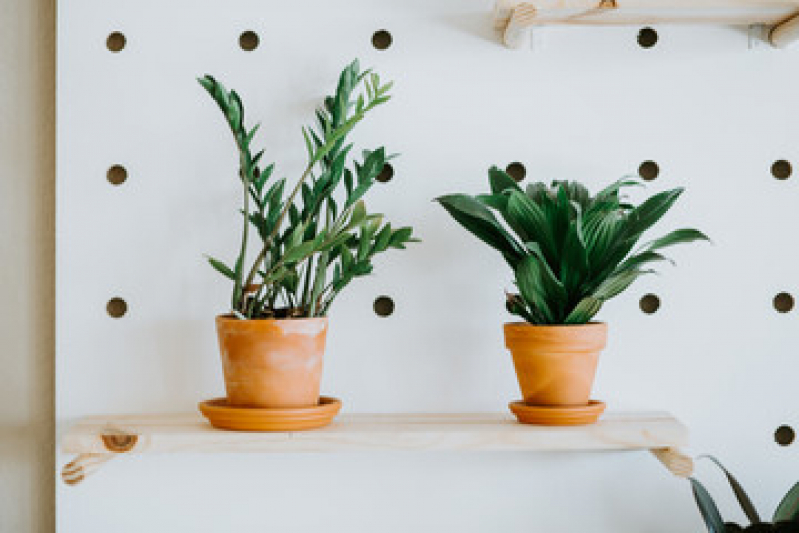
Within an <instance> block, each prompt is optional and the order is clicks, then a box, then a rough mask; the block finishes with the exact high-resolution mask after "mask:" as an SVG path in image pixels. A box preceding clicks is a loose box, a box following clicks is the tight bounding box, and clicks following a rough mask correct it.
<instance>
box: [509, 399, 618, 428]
mask: <svg viewBox="0 0 799 533" xmlns="http://www.w3.org/2000/svg"><path fill="white" fill-rule="evenodd" d="M508 407H510V410H511V411H512V412H513V414H514V415H516V418H518V419H519V422H521V423H522V424H538V425H540V426H582V425H586V424H593V423H594V422H596V421H597V420H598V419H599V417H600V415H601V414H602V412H603V411H604V410H605V407H606V406H605V402H601V401H599V400H591V401H589V402H588V404H587V405H570V406H544V405H527V404H526V403H524V402H522V401H518V402H511V403H510V404H508Z"/></svg>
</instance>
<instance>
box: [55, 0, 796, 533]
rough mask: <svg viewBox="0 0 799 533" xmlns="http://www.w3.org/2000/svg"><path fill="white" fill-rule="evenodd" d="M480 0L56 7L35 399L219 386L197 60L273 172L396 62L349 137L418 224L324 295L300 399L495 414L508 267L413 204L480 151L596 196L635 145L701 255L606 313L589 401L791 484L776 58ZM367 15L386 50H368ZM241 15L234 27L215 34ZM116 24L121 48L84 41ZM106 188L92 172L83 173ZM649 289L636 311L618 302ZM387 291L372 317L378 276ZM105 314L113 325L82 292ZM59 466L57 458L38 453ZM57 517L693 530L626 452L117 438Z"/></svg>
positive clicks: (458, 182)
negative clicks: (137, 447)
mask: <svg viewBox="0 0 799 533" xmlns="http://www.w3.org/2000/svg"><path fill="white" fill-rule="evenodd" d="M490 13H491V5H490V2H489V1H488V0H485V1H484V0H469V1H465V0H437V1H435V2H431V1H429V0H428V1H424V0H347V1H344V0H340V1H335V2H334V1H324V0H308V1H306V2H294V3H289V2H276V1H263V0H259V1H256V0H230V1H228V2H213V1H210V0H191V1H189V0H170V1H168V2H164V1H155V0H135V1H134V0H130V1H122V0H104V1H101V0H69V1H61V2H59V15H58V17H59V21H58V89H57V91H58V162H57V166H58V180H57V182H58V183H57V186H58V191H57V194H58V200H57V201H58V236H57V241H58V242H57V267H58V269H57V314H58V317H57V410H58V422H59V424H62V425H63V424H67V423H69V421H70V420H74V419H75V418H77V417H79V416H81V415H85V414H98V413H119V412H168V411H187V410H191V409H194V407H195V404H196V402H197V401H198V400H201V399H205V398H209V397H213V396H219V395H221V394H222V393H223V392H222V391H223V384H222V377H221V368H220V364H219V362H218V355H217V350H216V338H215V332H214V329H213V316H214V315H215V314H217V313H219V312H223V311H225V310H226V304H227V302H228V296H229V287H228V285H227V283H226V282H225V281H224V280H223V279H221V278H220V276H218V275H217V274H216V273H215V272H213V271H212V270H211V269H210V268H209V267H208V266H207V265H206V264H205V262H204V259H203V254H204V253H209V254H212V255H215V256H217V257H222V258H229V257H231V256H232V255H233V253H234V250H235V247H236V241H237V236H238V230H239V227H238V216H237V213H236V210H237V208H238V200H239V189H238V186H237V181H236V177H235V173H236V154H235V151H234V148H233V145H232V141H231V139H230V138H229V133H228V132H227V131H226V128H225V125H224V123H223V121H222V118H221V116H220V115H219V112H218V110H217V109H216V107H215V105H214V104H213V102H211V100H210V99H209V98H208V96H207V95H206V94H205V92H204V91H203V90H202V89H201V88H200V86H199V85H198V84H197V83H196V81H195V77H197V76H199V75H202V74H205V73H210V74H213V75H215V76H216V77H218V79H220V80H221V81H223V82H224V83H225V84H226V85H228V86H230V87H233V88H236V89H237V90H238V91H239V92H240V93H241V95H242V97H243V99H244V101H245V105H246V107H247V115H248V117H249V119H250V120H252V119H254V118H258V119H260V120H262V121H263V126H262V129H261V133H259V136H258V142H260V143H262V144H263V145H264V146H266V147H267V153H266V156H265V157H266V158H268V159H270V160H275V161H277V163H278V173H279V175H285V176H288V177H289V178H290V179H296V176H297V174H298V170H299V169H300V168H301V166H302V164H303V157H304V153H305V151H304V146H303V142H302V137H301V134H300V127H301V125H303V124H305V123H308V122H309V121H310V120H311V118H312V111H313V108H314V106H315V105H317V104H318V103H319V102H320V99H321V97H322V96H323V95H325V94H328V93H329V92H330V91H331V90H332V89H333V87H334V84H335V81H336V77H337V74H338V72H339V71H340V69H341V68H342V67H343V66H344V65H345V64H346V63H347V62H349V61H350V60H351V59H353V58H355V57H358V58H360V59H361V61H362V63H363V64H364V65H367V66H373V67H375V69H376V70H377V71H379V72H380V73H381V74H382V75H383V77H384V78H386V79H394V80H395V81H396V85H395V89H394V94H395V98H394V99H393V100H392V101H391V102H390V103H389V104H388V105H387V106H384V107H382V108H380V109H378V110H377V111H376V112H374V113H373V114H372V115H371V116H369V117H368V118H367V120H366V121H365V122H364V123H363V124H362V125H361V126H359V128H358V130H357V133H356V137H355V138H356V140H358V141H359V142H361V143H364V144H363V147H372V146H374V145H375V144H385V145H386V147H387V148H388V149H389V151H396V152H400V153H401V154H402V156H401V157H400V158H399V159H397V160H396V161H395V162H394V168H395V177H394V179H393V180H392V181H391V182H389V183H387V184H377V185H376V186H375V188H374V189H373V190H372V192H371V193H370V196H369V198H368V203H369V205H370V208H371V209H373V210H377V211H380V212H384V213H386V215H388V217H389V218H390V219H391V220H392V222H395V223H396V224H412V225H413V226H414V227H415V228H416V229H417V231H418V234H419V235H420V237H421V238H422V239H424V242H423V243H422V244H420V245H416V246H413V247H412V248H411V249H410V250H408V251H406V252H392V253H389V254H386V255H385V256H383V257H381V258H379V259H378V260H377V262H376V268H375V275H373V276H372V277H370V278H368V279H365V280H360V281H357V282H354V284H353V285H352V286H351V289H350V290H348V291H347V292H346V293H344V294H343V295H342V296H341V297H340V298H339V299H338V300H337V301H336V303H335V305H334V307H333V309H332V313H331V316H330V318H331V330H330V336H329V344H328V350H327V355H326V373H325V378H324V383H323V390H324V392H325V393H326V394H332V395H335V396H339V397H341V398H342V400H343V402H344V409H346V410H350V411H361V412H366V411H368V412H399V411H500V410H504V409H505V408H506V407H505V406H506V403H507V401H509V400H512V399H515V398H516V396H517V395H518V390H517V385H516V383H515V377H514V374H513V368H512V364H511V361H510V356H509V355H508V354H507V353H506V351H505V349H504V347H503V342H502V337H501V324H502V322H503V321H505V320H506V319H507V316H506V315H505V313H504V311H503V306H502V303H503V293H502V290H503V288H505V287H509V286H510V279H511V277H510V273H509V272H508V271H507V269H506V267H505V265H504V263H503V262H502V260H501V259H500V258H499V257H498V256H497V255H496V254H495V253H493V252H492V251H491V250H489V249H487V247H485V246H483V245H481V244H480V243H478V242H476V241H475V239H473V238H472V237H471V236H470V235H468V234H466V233H465V232H464V231H463V230H462V229H461V228H460V227H458V226H457V225H456V224H455V223H454V222H453V221H451V220H450V219H449V217H448V215H447V214H446V213H445V212H444V211H443V209H441V208H440V207H439V206H437V205H436V204H434V203H433V202H432V201H431V200H432V199H433V198H434V197H436V196H438V195H440V194H443V193H448V192H456V191H466V192H475V193H476V192H480V191H483V190H484V189H485V188H486V169H487V168H488V167H489V166H490V165H491V164H498V165H505V164H507V163H509V162H511V161H521V162H522V163H524V164H525V166H526V167H527V173H528V179H531V178H532V179H541V180H550V179H577V180H580V181H583V182H585V183H586V184H587V185H589V186H590V187H591V188H593V189H596V188H598V187H600V186H602V185H604V184H606V183H607V182H609V181H611V180H613V179H616V178H617V177H620V176H621V175H623V174H627V173H632V172H635V170H636V169H637V168H638V165H639V164H640V162H641V161H644V160H650V159H651V160H654V161H657V163H658V164H659V165H660V169H661V172H660V176H659V177H658V178H657V180H655V181H654V182H652V184H651V185H650V186H649V189H648V191H647V193H648V194H651V193H652V192H655V191H659V190H662V189H664V188H669V187H674V186H686V187H687V192H686V193H685V195H684V196H683V198H682V199H681V200H680V202H679V203H678V205H677V206H676V207H675V208H674V209H673V211H672V212H671V213H669V216H668V217H667V219H666V221H665V222H664V224H662V225H661V226H660V227H659V228H658V231H659V232H665V231H667V230H669V229H672V228H674V227H681V226H695V227H698V228H700V229H702V230H704V231H706V232H707V233H708V234H709V235H710V236H711V237H712V238H713V240H714V241H715V244H714V246H707V245H690V246H685V247H683V248H680V249H676V248H675V249H674V250H673V252H671V255H672V256H673V257H674V258H675V259H676V260H677V262H678V266H677V268H670V267H663V269H662V275H661V276H657V277H650V278H648V279H645V280H643V281H640V282H638V283H637V284H636V285H635V286H634V287H633V288H632V290H630V291H629V292H628V293H626V294H624V295H623V296H621V297H619V298H618V299H616V300H614V301H613V302H612V303H610V304H608V305H607V306H606V308H605V309H604V310H603V312H602V315H601V318H602V319H604V320H606V321H608V322H609V323H610V335H611V339H610V343H609V346H608V348H607V350H606V351H605V353H604V355H603V356H602V359H601V362H600V369H599V375H598V378H597V385H596V396H597V397H600V398H602V399H604V400H606V401H607V402H608V403H609V405H610V406H611V408H659V409H668V410H671V411H672V412H674V413H675V414H676V415H678V416H679V417H681V418H682V419H683V420H684V421H685V422H686V423H687V424H688V425H689V427H690V428H691V430H692V432H693V443H694V449H695V450H696V451H708V452H713V453H716V454H718V455H719V456H721V457H722V459H725V460H726V461H727V462H728V463H729V466H730V467H731V468H732V469H733V470H734V471H736V472H737V473H739V474H740V477H741V478H742V479H743V480H744V481H746V480H749V481H751V482H754V485H755V486H754V487H753V490H752V492H754V499H755V500H756V502H757V503H759V504H761V505H763V506H764V507H765V508H767V509H768V508H769V507H770V506H773V505H774V504H775V502H776V501H777V499H778V495H779V494H780V493H781V492H782V491H784V490H785V489H786V488H787V487H788V486H789V484H790V483H792V482H793V481H794V480H795V479H797V478H799V461H796V446H795V445H794V447H787V448H780V447H778V446H777V445H776V444H775V443H774V441H773V432H774V430H775V429H776V427H777V426H779V425H780V424H790V425H793V426H795V427H799V410H798V409H797V407H796V401H795V397H796V393H795V385H794V384H795V381H796V380H795V376H796V374H797V372H799V359H797V357H796V346H798V345H799V329H797V328H796V326H795V323H796V316H795V312H793V313H788V314H778V313H776V312H775V311H774V310H773V308H772V306H771V300H772V298H773V296H774V295H775V294H777V293H778V292H780V291H787V292H791V293H794V294H799V278H797V266H799V253H798V252H797V251H796V250H797V247H796V246H794V240H795V237H794V236H795V228H797V227H799V212H798V211H797V210H796V208H795V206H796V205H797V202H798V201H799V189H798V186H797V183H798V182H797V180H799V178H797V177H795V176H794V177H792V178H791V179H788V180H785V181H778V180H775V179H773V178H772V177H771V176H770V174H769V168H770V166H771V164H772V162H773V161H774V160H777V159H787V160H789V161H793V162H799V128H797V127H796V124H797V122H799V121H797V119H798V118H799V108H797V107H796V106H794V105H793V104H794V101H795V95H796V94H797V89H799V70H797V69H796V65H797V52H796V51H790V50H788V51H775V50H770V49H767V48H758V49H750V48H749V46H748V36H747V32H746V30H745V29H732V28H720V27H718V28H715V27H691V28H672V27H664V28H657V30H658V32H659V35H660V39H659V42H658V44H657V46H655V47H654V48H651V49H648V50H644V49H641V48H639V47H638V46H637V44H636V35H637V33H638V30H639V28H634V27H626V28H551V29H550V28H548V29H547V30H546V31H545V32H543V34H544V35H542V37H543V38H544V39H545V43H544V45H543V46H540V47H537V48H536V50H535V51H530V50H522V51H510V50H507V49H505V48H503V47H502V46H501V45H500V44H499V40H498V38H497V36H495V35H494V33H493V31H492V30H491V15H490ZM379 29H386V30H388V31H390V32H391V34H392V36H393V44H392V46H391V47H390V48H389V49H388V50H385V51H377V50H375V49H374V48H373V47H372V45H371V36H372V34H373V33H374V32H375V31H376V30H379ZM245 30H253V31H255V32H257V33H258V34H259V36H260V46H259V47H258V48H257V49H256V50H255V51H252V52H244V51H242V50H241V49H240V48H239V47H238V36H239V35H240V33H241V32H242V31H245ZM113 31H120V32H122V33H124V34H125V36H126V38H127V46H126V47H125V49H124V50H123V51H121V52H120V53H116V54H114V53H111V52H109V51H108V50H107V49H106V47H105V40H106V37H107V35H108V34H109V33H111V32H113ZM114 164H120V165H123V166H125V167H126V168H127V170H128V174H129V175H128V180H127V181H126V182H125V183H124V184H123V185H121V186H112V185H110V184H109V183H108V182H107V181H106V179H105V173H106V170H107V169H108V167H110V166H111V165H114ZM647 292H652V293H655V294H657V295H659V296H660V298H661V301H662V305H661V308H660V310H659V311H658V312H657V313H656V314H655V315H644V314H643V313H641V311H640V310H639V309H638V299H639V298H640V297H641V296H642V295H643V294H645V293H647ZM381 294H385V295H389V296H391V297H392V298H393V299H394V301H395V302H396V310H395V312H394V314H393V315H392V316H391V317H389V318H379V317H377V316H375V314H374V312H373V311H372V302H373V300H374V298H375V297H377V296H379V295H381ZM114 296H119V297H122V298H124V299H125V300H126V301H127V303H128V305H129V310H128V313H127V314H126V315H125V317H124V318H121V319H111V318H109V317H108V316H107V314H106V312H105V304H106V302H107V301H108V300H109V299H110V298H112V297H114ZM65 459H67V458H64V457H60V458H59V463H63V462H64V460H65ZM58 526H59V531H60V532H62V533H73V532H74V533H77V532H80V533H83V532H95V531H96V532H99V531H114V532H122V533H125V532H140V531H152V532H160V531H164V532H166V531H170V532H171V531H192V532H206V531H207V532H220V531H234V530H236V528H242V529H241V530H242V531H278V532H298V533H299V532H305V531H316V530H322V529H324V530H325V531H329V532H331V533H333V532H344V531H346V532H367V531H369V532H372V531H378V532H380V533H393V532H397V533H398V532H401V531H402V532H405V531H408V530H413V531H420V532H433V531H436V532H440V531H461V532H464V533H472V532H473V533H478V532H479V533H483V532H486V531H498V532H502V533H515V532H519V533H521V532H530V531H540V532H547V533H550V532H571V531H592V532H596V533H603V532H608V533H610V532H614V533H616V532H620V531H648V532H653V533H656V532H663V533H666V532H668V533H675V532H685V533H689V532H695V531H698V530H700V529H701V523H700V521H699V518H698V513H697V512H696V510H695V509H694V507H693V504H692V502H691V499H690V496H689V489H688V487H687V485H686V484H685V483H683V482H680V481H677V480H675V479H672V478H670V477H669V476H668V475H667V474H666V472H665V471H664V470H663V469H662V468H660V467H659V466H658V465H657V463H656V462H655V461H654V460H653V459H651V458H650V457H647V456H645V455H644V454H577V455H558V454H555V455H543V456H542V455H516V454H509V455H495V454H453V455H440V454H431V455H428V454H420V455H396V454H385V455H382V454H374V455H372V454H366V455H357V456H310V457H305V456H303V457H295V456H285V457H259V456H253V455H246V456H199V455H186V456H179V455H176V456H163V457H141V458H126V459H125V460H120V461H116V462H114V463H113V464H110V465H108V466H106V467H105V468H104V469H103V470H102V471H101V472H99V473H98V474H96V475H95V476H94V477H92V478H91V479H89V480H88V481H87V482H85V483H83V484H82V485H80V486H78V487H65V486H63V485H60V486H59V489H58Z"/></svg>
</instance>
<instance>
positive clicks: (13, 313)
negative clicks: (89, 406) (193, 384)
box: [0, 0, 55, 533]
mask: <svg viewBox="0 0 799 533" xmlns="http://www.w3.org/2000/svg"><path fill="white" fill-rule="evenodd" d="M54 4H55V0H0V341H1V342H2V344H0V532H3V533H27V532H36V533H39V532H50V531H53V530H54V518H53V515H54V513H53V510H54V504H53V489H54V487H53V483H54V482H53V472H54V464H53V375H54V372H53V345H54V344H53V335H54V329H53V324H54V301H53V293H54V290H53V289H54V277H53V273H54V231H53V227H54V196H55V194H54V189H55V179H54V169H55V162H54V155H55V154H54V138H55V137H54V119H55V110H54V104H55V97H54V86H55V6H54Z"/></svg>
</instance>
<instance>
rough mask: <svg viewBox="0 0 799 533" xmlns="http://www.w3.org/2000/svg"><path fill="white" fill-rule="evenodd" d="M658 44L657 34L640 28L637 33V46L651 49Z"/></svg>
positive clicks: (651, 30)
mask: <svg viewBox="0 0 799 533" xmlns="http://www.w3.org/2000/svg"><path fill="white" fill-rule="evenodd" d="M657 42H658V32H656V31H655V30H653V29H652V28H641V30H640V31H639V32H638V46H640V47H641V48H652V47H653V46H655V45H656V44H657Z"/></svg>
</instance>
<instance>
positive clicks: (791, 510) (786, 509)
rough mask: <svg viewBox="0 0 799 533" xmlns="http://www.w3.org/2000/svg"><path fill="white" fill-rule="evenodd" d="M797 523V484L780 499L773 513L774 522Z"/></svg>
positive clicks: (798, 508)
mask: <svg viewBox="0 0 799 533" xmlns="http://www.w3.org/2000/svg"><path fill="white" fill-rule="evenodd" d="M788 520H790V521H799V483H797V484H796V485H794V486H793V487H791V490H789V491H788V493H787V494H786V495H785V496H784V497H783V498H782V501H781V502H780V503H779V505H778V506H777V510H776V511H774V522H782V521H788Z"/></svg>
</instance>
